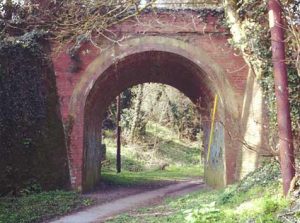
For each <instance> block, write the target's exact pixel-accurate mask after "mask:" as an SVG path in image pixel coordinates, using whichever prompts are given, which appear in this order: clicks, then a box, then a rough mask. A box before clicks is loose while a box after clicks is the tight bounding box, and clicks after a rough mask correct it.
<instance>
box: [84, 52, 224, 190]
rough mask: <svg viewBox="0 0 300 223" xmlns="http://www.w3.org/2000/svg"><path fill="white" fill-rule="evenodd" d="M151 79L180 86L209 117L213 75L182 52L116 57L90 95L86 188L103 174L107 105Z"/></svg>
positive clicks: (85, 158) (86, 108) (87, 123)
mask: <svg viewBox="0 0 300 223" xmlns="http://www.w3.org/2000/svg"><path fill="white" fill-rule="evenodd" d="M147 82H154V83H162V84H167V85H170V86H173V87H175V88H177V89H178V90H180V91H181V92H183V93H184V94H185V95H186V96H187V97H189V98H190V99H191V101H193V102H194V103H198V104H199V106H200V108H202V109H200V112H201V113H202V115H203V116H204V117H205V116H206V117H207V119H209V114H210V108H211V105H212V102H213V97H214V95H215V94H216V90H215V89H214V86H213V85H212V84H211V83H210V82H211V81H210V80H209V76H208V75H207V74H205V72H204V71H203V70H201V68H200V67H199V66H197V65H195V64H194V63H192V62H191V61H189V60H187V59H186V58H184V57H182V56H180V55H176V54H173V53H167V52H162V51H146V52H142V53H137V54H133V55H130V56H127V57H125V58H123V59H122V60H120V61H116V62H115V63H114V64H113V65H112V66H111V67H109V68H108V69H107V70H106V71H105V72H104V73H103V74H102V75H101V76H100V77H99V78H98V79H97V80H96V82H95V83H94V85H93V88H92V89H91V91H90V93H89V95H88V97H87V101H86V105H85V117H84V123H85V128H84V140H85V141H84V148H85V150H84V167H83V168H84V169H83V182H84V184H83V188H84V189H90V188H91V187H92V185H94V184H95V183H96V182H97V181H98V180H99V177H100V173H99V170H100V168H101V167H100V162H99V160H100V157H101V150H100V148H101V140H100V139H101V129H100V128H99V126H100V124H101V123H102V120H103V118H104V117H103V115H104V112H105V111H106V108H107V107H108V106H109V104H110V103H111V102H112V100H114V98H115V97H116V96H117V95H119V94H120V93H121V92H122V91H124V90H125V89H126V88H129V87H131V86H133V85H137V84H142V83H147ZM218 116H219V118H222V117H223V116H224V115H223V114H222V109H219V112H218ZM207 124H209V123H207ZM223 141H224V140H223Z"/></svg>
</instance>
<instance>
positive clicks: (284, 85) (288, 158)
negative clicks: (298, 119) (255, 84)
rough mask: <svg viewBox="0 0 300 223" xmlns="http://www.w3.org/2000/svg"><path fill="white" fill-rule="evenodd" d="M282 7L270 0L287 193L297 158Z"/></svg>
mask: <svg viewBox="0 0 300 223" xmlns="http://www.w3.org/2000/svg"><path fill="white" fill-rule="evenodd" d="M281 14H282V8H281V3H280V1H279V0H269V23H270V30H271V40H272V61H273V66H274V82H275V95H276V102H277V121H278V135H279V153H280V166H281V173H282V179H283V191H284V194H285V195H287V193H288V191H289V188H290V183H291V181H292V179H293V177H294V176H295V158H294V148H293V138H292V126H291V116H290V105H289V99H288V98H289V92H288V82H287V68H286V64H285V48H284V29H283V26H284V24H283V21H282V15H281Z"/></svg>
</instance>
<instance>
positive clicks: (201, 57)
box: [68, 36, 239, 190]
mask: <svg viewBox="0 0 300 223" xmlns="http://www.w3.org/2000/svg"><path fill="white" fill-rule="evenodd" d="M146 52H154V53H155V52H157V53H161V55H163V54H164V53H165V54H168V55H177V56H180V57H182V58H185V59H186V60H187V61H190V62H191V63H192V64H194V65H195V66H197V67H198V68H199V70H201V71H202V72H201V75H204V77H201V78H202V79H203V81H202V82H201V84H205V85H206V86H205V88H206V89H208V90H209V91H210V92H209V94H210V100H211V97H213V96H214V95H215V94H217V95H218V96H219V99H220V106H219V108H220V109H219V112H218V118H219V119H220V120H223V121H224V120H225V116H226V117H227V116H230V117H231V118H234V119H238V116H239V111H238V107H239V106H238V101H237V100H236V97H235V93H234V90H233V88H232V86H231V84H230V83H229V81H228V80H227V77H226V72H224V70H223V69H222V68H221V67H220V66H219V65H218V64H216V63H215V62H214V61H213V60H212V59H211V58H209V56H208V55H207V54H206V53H205V52H204V51H202V50H201V49H200V48H199V47H197V48H196V47H194V46H193V45H190V44H189V43H187V42H184V41H182V40H178V39H175V38H170V37H162V36H145V37H138V38H133V39H128V40H125V41H123V42H122V43H120V45H114V46H113V47H112V48H110V49H108V50H106V51H104V52H103V53H102V54H100V55H99V56H98V57H96V58H95V59H94V60H93V62H92V63H90V65H89V66H88V68H87V69H86V71H85V72H84V73H83V75H82V76H81V79H80V81H79V83H77V85H76V86H75V89H74V91H73V94H72V97H71V99H70V104H69V115H68V120H69V123H68V126H69V129H68V150H69V153H68V154H69V163H70V175H71V184H72V187H73V188H74V189H78V190H82V189H83V190H88V189H91V188H92V187H93V186H94V185H95V183H96V182H97V181H98V180H99V174H98V170H97V165H96V166H95V165H94V164H91V166H90V167H87V165H89V164H88V163H86V161H85V157H86V156H87V154H86V150H87V149H86V148H85V147H86V146H87V143H86V142H85V141H86V139H85V138H86V134H87V133H86V132H91V134H94V135H92V136H89V137H97V134H96V133H95V131H96V130H90V129H93V128H95V127H93V126H92V125H90V124H86V123H89V122H93V121H96V120H88V118H89V117H87V113H88V112H89V114H90V113H91V112H92V111H91V110H92V108H93V107H91V106H93V105H90V104H89V103H88V100H89V97H91V98H93V97H92V96H91V92H93V91H97V89H96V90H95V88H99V86H100V85H99V86H98V84H96V82H100V80H101V79H105V78H108V77H109V75H108V76H105V75H104V73H105V72H107V70H109V69H112V68H113V67H114V66H115V64H121V63H122V62H124V61H125V60H126V59H127V58H129V57H130V56H132V55H137V54H143V53H146ZM159 55H160V54H159ZM168 55H166V56H168ZM127 87H129V86H127ZM175 87H176V86H175ZM120 90H122V89H120ZM179 90H180V89H179ZM183 93H186V92H183ZM107 94H110V93H109V92H108V93H107ZM113 96H116V95H111V97H113ZM93 100H95V98H94V99H93ZM93 100H90V101H91V102H92V101H93ZM211 101H212V100H211ZM209 103H210V104H209ZM206 105H207V106H211V102H209V101H206ZM90 107H91V108H90ZM93 112H94V113H95V112H96V111H93ZM99 116H100V115H99ZM99 120H100V119H99ZM99 120H98V119H97V121H99ZM93 143H96V142H93ZM95 145H97V143H96V144H95ZM89 146H90V145H89ZM225 152H226V151H225ZM93 155H97V152H95V153H94V154H93ZM225 160H226V159H225ZM85 168H94V169H95V171H94V172H93V171H91V173H90V174H89V177H86V176H85V174H84V170H85ZM224 169H225V170H224V172H226V171H227V170H226V165H224ZM231 172H232V171H231ZM225 175H226V173H225ZM88 178H89V179H90V180H88ZM87 181H89V182H87ZM225 183H226V177H225V178H224V184H225Z"/></svg>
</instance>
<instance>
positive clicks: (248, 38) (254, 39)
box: [225, 0, 300, 148]
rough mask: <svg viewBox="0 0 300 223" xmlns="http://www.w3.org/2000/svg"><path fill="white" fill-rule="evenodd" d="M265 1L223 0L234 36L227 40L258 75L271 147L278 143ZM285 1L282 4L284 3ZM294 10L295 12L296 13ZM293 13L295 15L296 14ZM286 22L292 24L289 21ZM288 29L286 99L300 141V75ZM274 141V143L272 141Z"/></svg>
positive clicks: (295, 136)
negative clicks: (287, 85) (287, 87)
mask: <svg viewBox="0 0 300 223" xmlns="http://www.w3.org/2000/svg"><path fill="white" fill-rule="evenodd" d="M267 3H268V1H267V0H263V1H257V0H247V1H230V0H225V11H226V14H227V19H226V21H227V25H228V26H229V27H230V29H231V33H232V34H233V37H232V38H231V40H230V43H231V44H232V45H233V46H234V47H235V48H237V49H239V50H241V51H242V53H243V55H244V58H245V59H246V61H247V62H248V63H249V64H250V65H251V67H252V69H253V71H254V72H255V75H256V77H257V78H258V80H259V82H260V84H261V86H262V89H263V95H264V99H265V102H266V105H267V107H268V114H269V122H270V123H269V137H270V144H271V146H272V147H273V148H275V147H276V144H277V140H276V139H277V138H278V134H277V129H278V128H277V108H276V101H275V99H276V98H275V92H274V74H273V65H272V60H271V59H272V54H271V53H272V52H271V37H270V32H269V21H268V7H267V6H268V5H267ZM285 6H286V5H285V4H283V7H285ZM296 14H297V13H296ZM296 14H295V15H296ZM288 25H294V24H291V23H290V24H289V23H288ZM292 35H293V33H291V30H290V29H286V39H287V41H286V54H287V55H286V56H287V68H288V82H289V94H290V95H289V96H290V98H289V100H290V106H291V118H292V128H293V134H294V140H295V144H296V145H297V146H299V145H300V139H299V137H300V128H299V127H300V75H299V73H298V71H297V63H296V62H295V58H294V55H295V51H296V50H295V47H292V46H294V44H295V43H294V42H293V40H294V38H291V36H292ZM272 144H273V145H272ZM296 148H297V147H296Z"/></svg>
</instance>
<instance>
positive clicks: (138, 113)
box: [129, 84, 144, 142]
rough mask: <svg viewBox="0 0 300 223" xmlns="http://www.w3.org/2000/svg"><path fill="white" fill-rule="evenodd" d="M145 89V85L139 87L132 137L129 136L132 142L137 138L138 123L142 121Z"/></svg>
mask: <svg viewBox="0 0 300 223" xmlns="http://www.w3.org/2000/svg"><path fill="white" fill-rule="evenodd" d="M143 89H144V85H143V84H140V85H139V86H138V92H137V95H136V100H135V106H134V114H133V120H132V125H131V129H130V135H129V139H130V141H131V142H133V141H134V137H135V134H136V128H137V126H138V123H139V122H140V121H141V107H142V100H143Z"/></svg>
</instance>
